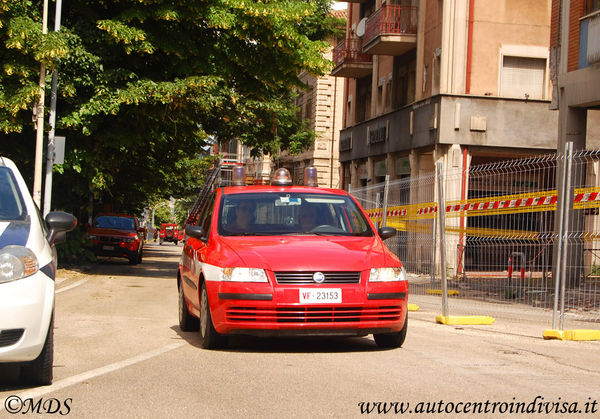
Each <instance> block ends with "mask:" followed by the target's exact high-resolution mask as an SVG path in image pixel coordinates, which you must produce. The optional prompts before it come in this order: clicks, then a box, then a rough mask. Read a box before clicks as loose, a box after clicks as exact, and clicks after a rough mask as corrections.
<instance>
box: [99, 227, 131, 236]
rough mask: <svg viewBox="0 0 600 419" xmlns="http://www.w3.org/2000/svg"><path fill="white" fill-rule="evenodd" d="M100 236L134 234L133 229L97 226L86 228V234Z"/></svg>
mask: <svg viewBox="0 0 600 419" xmlns="http://www.w3.org/2000/svg"><path fill="white" fill-rule="evenodd" d="M90 234H92V235H100V236H132V235H134V234H136V232H135V230H117V229H114V228H98V227H92V228H90V229H89V230H88V235H90Z"/></svg>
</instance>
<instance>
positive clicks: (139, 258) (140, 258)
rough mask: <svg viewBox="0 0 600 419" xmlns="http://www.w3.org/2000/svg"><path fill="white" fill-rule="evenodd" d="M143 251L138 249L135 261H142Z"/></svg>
mask: <svg viewBox="0 0 600 419" xmlns="http://www.w3.org/2000/svg"><path fill="white" fill-rule="evenodd" d="M143 253H144V252H143V251H142V250H140V253H139V254H138V259H137V263H142V255H143Z"/></svg>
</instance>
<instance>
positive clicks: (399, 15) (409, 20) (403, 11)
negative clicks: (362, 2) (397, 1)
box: [363, 5, 419, 44]
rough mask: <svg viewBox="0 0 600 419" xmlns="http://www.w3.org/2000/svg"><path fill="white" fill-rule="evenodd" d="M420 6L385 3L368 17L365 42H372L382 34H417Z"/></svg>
mask: <svg viewBox="0 0 600 419" xmlns="http://www.w3.org/2000/svg"><path fill="white" fill-rule="evenodd" d="M418 9H419V8H418V7H416V6H396V5H383V6H381V8H380V9H378V10H377V11H376V12H375V13H373V14H372V15H371V17H369V19H367V22H366V26H365V35H364V38H363V42H364V43H365V44H367V43H369V42H371V41H372V40H373V39H374V38H376V37H377V36H380V35H415V34H416V33H417V21H418Z"/></svg>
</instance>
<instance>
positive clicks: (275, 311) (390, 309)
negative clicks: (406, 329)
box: [227, 306, 402, 324]
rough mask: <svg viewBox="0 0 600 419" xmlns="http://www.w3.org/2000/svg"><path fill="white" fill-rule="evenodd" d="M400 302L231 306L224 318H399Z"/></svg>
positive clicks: (269, 320)
mask: <svg viewBox="0 0 600 419" xmlns="http://www.w3.org/2000/svg"><path fill="white" fill-rule="evenodd" d="M401 312H402V309H401V307H400V306H383V307H369V308H363V307H339V306H335V307H330V306H327V307H296V306H294V307H278V308H261V307H231V308H229V309H228V310H227V319H228V320H229V321H235V322H264V323H295V324H303V323H345V322H365V321H395V320H400V314H401Z"/></svg>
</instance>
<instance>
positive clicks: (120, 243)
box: [88, 214, 144, 265]
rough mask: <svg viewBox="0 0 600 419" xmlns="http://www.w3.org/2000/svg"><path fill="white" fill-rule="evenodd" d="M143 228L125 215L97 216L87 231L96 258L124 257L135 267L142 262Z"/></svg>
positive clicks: (129, 216)
mask: <svg viewBox="0 0 600 419" xmlns="http://www.w3.org/2000/svg"><path fill="white" fill-rule="evenodd" d="M143 232H144V230H143V228H142V227H140V225H139V224H138V221H137V218H135V217H134V216H132V215H127V214H98V215H97V216H96V218H95V219H94V221H93V223H92V226H91V227H90V229H89V231H88V238H89V240H90V241H91V242H92V248H93V250H94V254H95V255H96V256H109V257H111V256H112V257H125V258H127V259H129V263H131V264H132V265H135V264H137V263H141V262H142V253H143V243H144V241H143V236H142V235H143Z"/></svg>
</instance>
